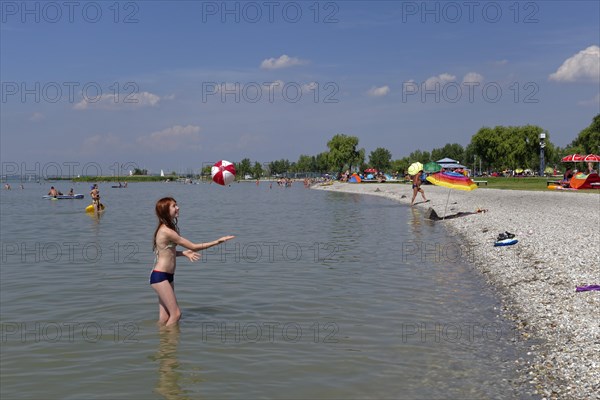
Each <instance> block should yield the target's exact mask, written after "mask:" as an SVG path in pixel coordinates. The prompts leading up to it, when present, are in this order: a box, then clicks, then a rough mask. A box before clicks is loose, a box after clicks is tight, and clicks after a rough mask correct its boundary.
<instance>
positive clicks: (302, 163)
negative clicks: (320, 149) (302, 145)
mask: <svg viewBox="0 0 600 400" xmlns="http://www.w3.org/2000/svg"><path fill="white" fill-rule="evenodd" d="M316 170H317V168H316V158H315V156H312V157H311V156H307V155H304V154H301V155H300V157H298V162H297V163H296V172H314V171H316Z"/></svg>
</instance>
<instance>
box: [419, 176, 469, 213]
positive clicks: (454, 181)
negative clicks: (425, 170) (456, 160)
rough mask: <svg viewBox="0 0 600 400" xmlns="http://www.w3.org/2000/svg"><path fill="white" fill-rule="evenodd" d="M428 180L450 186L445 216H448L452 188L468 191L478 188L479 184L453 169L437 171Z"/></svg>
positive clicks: (439, 184) (437, 184)
mask: <svg viewBox="0 0 600 400" xmlns="http://www.w3.org/2000/svg"><path fill="white" fill-rule="evenodd" d="M427 180H428V181H429V182H431V183H433V184H434V185H436V186H443V187H447V188H448V198H447V199H446V207H445V208H444V217H443V218H446V210H447V209H448V201H449V200H450V189H456V190H467V191H470V190H474V189H477V184H476V183H475V182H473V181H472V180H471V178H469V177H467V176H464V175H463V174H459V173H456V172H451V171H444V172H437V173H435V174H433V175H429V176H428V177H427ZM443 218H442V219H443Z"/></svg>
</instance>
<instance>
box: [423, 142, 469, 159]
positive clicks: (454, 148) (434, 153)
mask: <svg viewBox="0 0 600 400" xmlns="http://www.w3.org/2000/svg"><path fill="white" fill-rule="evenodd" d="M446 157H448V158H451V159H453V160H457V161H459V162H461V163H463V164H464V163H465V162H466V159H465V149H464V148H463V147H462V146H461V145H460V144H458V143H452V144H450V143H447V144H446V145H445V146H444V147H442V148H439V149H433V150H431V161H437V160H441V159H442V158H446Z"/></svg>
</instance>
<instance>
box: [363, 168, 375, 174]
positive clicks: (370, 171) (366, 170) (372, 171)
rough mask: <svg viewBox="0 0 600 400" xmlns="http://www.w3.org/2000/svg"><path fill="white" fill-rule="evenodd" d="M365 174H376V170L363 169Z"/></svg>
mask: <svg viewBox="0 0 600 400" xmlns="http://www.w3.org/2000/svg"><path fill="white" fill-rule="evenodd" d="M365 172H366V173H368V174H376V173H377V170H376V169H375V168H367V169H365Z"/></svg>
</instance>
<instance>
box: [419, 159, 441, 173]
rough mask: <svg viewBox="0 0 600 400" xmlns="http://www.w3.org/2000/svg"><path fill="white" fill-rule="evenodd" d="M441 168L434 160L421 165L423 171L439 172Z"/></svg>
mask: <svg viewBox="0 0 600 400" xmlns="http://www.w3.org/2000/svg"><path fill="white" fill-rule="evenodd" d="M441 170H442V166H441V165H440V164H438V163H436V162H435V161H430V162H428V163H427V164H425V165H424V166H423V171H425V172H427V173H431V172H439V171H441Z"/></svg>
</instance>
